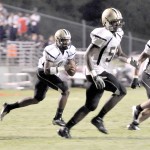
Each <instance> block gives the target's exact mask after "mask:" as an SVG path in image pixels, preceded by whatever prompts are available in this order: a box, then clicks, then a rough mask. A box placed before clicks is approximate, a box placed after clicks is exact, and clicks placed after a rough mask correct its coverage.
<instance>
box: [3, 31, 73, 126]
mask: <svg viewBox="0 0 150 150" xmlns="http://www.w3.org/2000/svg"><path fill="white" fill-rule="evenodd" d="M75 54H76V48H75V47H74V46H73V45H72V44H71V34H70V32H69V31H68V30H66V29H59V30H58V31H56V33H55V43H54V44H51V45H48V46H46V47H45V49H44V51H43V56H42V57H41V58H40V59H39V63H38V70H37V82H36V84H35V90H34V96H33V97H30V98H25V99H22V100H21V101H17V102H15V103H12V104H8V103H4V105H3V108H2V111H1V114H0V118H1V120H2V119H3V118H4V116H5V115H6V114H8V113H9V112H10V111H11V110H13V109H16V108H20V107H25V106H28V105H33V104H38V103H39V102H40V101H42V100H43V99H44V98H45V95H46V92H47V91H48V89H49V87H51V88H52V89H54V90H57V91H60V92H61V97H60V100H59V102H58V108H57V111H56V115H55V117H54V119H53V124H54V125H59V126H64V125H65V122H64V120H63V119H62V113H63V110H64V108H65V105H66V102H67V99H68V96H69V87H68V84H67V82H66V81H64V80H63V79H61V78H60V77H59V74H58V73H59V72H60V71H62V70H65V68H64V66H65V64H66V62H70V61H73V59H74V56H75Z"/></svg>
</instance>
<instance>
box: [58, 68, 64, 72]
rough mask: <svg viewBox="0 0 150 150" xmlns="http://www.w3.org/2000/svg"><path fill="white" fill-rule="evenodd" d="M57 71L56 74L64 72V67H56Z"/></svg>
mask: <svg viewBox="0 0 150 150" xmlns="http://www.w3.org/2000/svg"><path fill="white" fill-rule="evenodd" d="M57 69H58V72H60V71H64V70H65V68H64V67H58V68H57Z"/></svg>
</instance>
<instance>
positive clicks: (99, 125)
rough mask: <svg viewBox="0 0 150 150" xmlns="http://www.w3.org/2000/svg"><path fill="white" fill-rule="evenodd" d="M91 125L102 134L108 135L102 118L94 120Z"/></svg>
mask: <svg viewBox="0 0 150 150" xmlns="http://www.w3.org/2000/svg"><path fill="white" fill-rule="evenodd" d="M91 123H92V124H93V125H94V126H95V127H96V128H97V129H98V130H99V131H100V132H102V133H105V134H108V131H107V130H106V128H105V127H104V124H103V120H102V119H101V118H93V119H92V120H91Z"/></svg>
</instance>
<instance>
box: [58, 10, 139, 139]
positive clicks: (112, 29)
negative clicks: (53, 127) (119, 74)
mask: <svg viewBox="0 0 150 150" xmlns="http://www.w3.org/2000/svg"><path fill="white" fill-rule="evenodd" d="M101 19H102V24H103V26H104V27H99V28H96V29H94V30H93V31H92V32H91V34H90V36H91V44H90V45H89V47H88V48H87V50H86V54H85V61H86V65H87V71H86V77H87V81H88V84H89V85H88V87H87V89H86V102H85V105H83V106H82V107H81V108H79V109H78V111H77V112H76V113H75V114H74V116H73V117H72V118H71V119H70V120H69V121H68V122H67V124H66V125H65V127H64V128H61V129H59V131H58V134H59V135H60V136H62V137H65V138H70V137H71V135H70V129H71V128H72V127H73V126H74V125H76V124H77V123H78V122H79V121H81V120H82V119H83V118H84V117H85V116H86V115H87V114H88V113H89V112H91V111H94V110H95V109H96V108H97V106H98V103H99V100H100V98H101V97H102V95H103V93H104V91H110V92H112V96H111V97H110V98H109V99H108V101H107V102H106V103H105V104H104V106H103V107H102V109H101V110H100V112H99V114H98V115H97V116H96V117H94V118H93V119H92V120H91V123H92V124H93V125H94V126H95V127H96V128H97V129H98V130H99V131H100V132H102V133H105V134H107V133H108V131H107V129H106V128H105V127H104V124H103V118H104V116H105V115H106V114H107V113H108V112H109V111H110V110H111V109H112V108H113V107H114V106H115V105H116V104H117V103H118V102H119V101H120V100H121V99H122V98H123V97H124V96H125V95H126V89H125V87H124V86H123V85H122V84H121V83H120V82H119V81H118V80H117V78H116V77H115V76H113V75H112V74H111V73H110V72H109V63H110V62H111V60H112V59H113V58H114V56H118V57H119V58H120V59H121V60H122V61H123V62H125V63H130V64H131V65H132V66H134V67H137V66H138V64H137V62H136V61H135V60H133V59H132V58H128V57H127V56H126V55H125V54H124V53H123V51H122V49H121V46H120V42H121V40H122V37H123V34H124V32H123V30H122V26H123V24H124V22H123V17H122V14H121V13H120V11H119V10H117V9H115V8H108V9H106V10H104V12H103V13H102V18H101Z"/></svg>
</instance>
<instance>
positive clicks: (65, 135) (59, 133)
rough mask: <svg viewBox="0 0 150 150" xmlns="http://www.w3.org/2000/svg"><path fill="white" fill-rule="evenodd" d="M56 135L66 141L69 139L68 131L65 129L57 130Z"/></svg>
mask: <svg viewBox="0 0 150 150" xmlns="http://www.w3.org/2000/svg"><path fill="white" fill-rule="evenodd" d="M57 133H58V135H59V136H61V137H64V138H67V139H70V138H71V135H70V131H69V129H68V128H67V127H64V128H61V129H59V130H58V132H57Z"/></svg>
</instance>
